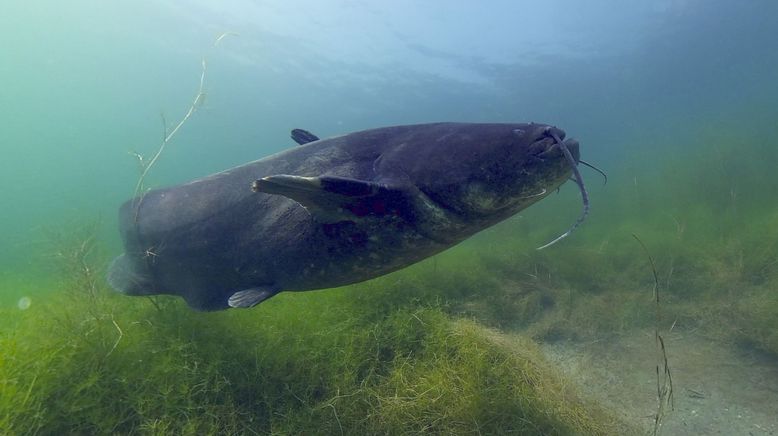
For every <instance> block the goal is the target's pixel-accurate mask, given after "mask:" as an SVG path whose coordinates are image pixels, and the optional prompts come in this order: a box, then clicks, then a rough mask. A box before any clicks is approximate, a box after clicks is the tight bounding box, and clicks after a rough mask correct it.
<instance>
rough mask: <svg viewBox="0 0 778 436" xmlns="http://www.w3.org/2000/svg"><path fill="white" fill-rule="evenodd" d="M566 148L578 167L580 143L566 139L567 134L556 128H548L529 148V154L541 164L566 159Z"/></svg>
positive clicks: (543, 130)
mask: <svg viewBox="0 0 778 436" xmlns="http://www.w3.org/2000/svg"><path fill="white" fill-rule="evenodd" d="M564 148H567V150H568V151H569V152H570V155H571V156H572V158H573V161H574V164H573V163H571V164H573V165H578V162H579V160H580V158H581V152H580V147H579V144H578V141H576V140H575V139H572V138H568V139H565V132H564V130H562V129H558V128H556V127H551V126H546V127H544V128H543V129H542V130H540V132H538V134H537V138H536V139H535V141H533V143H532V145H530V147H529V154H530V156H531V157H532V158H534V159H539V160H540V161H541V162H543V161H546V160H550V159H560V158H561V159H565V153H564Z"/></svg>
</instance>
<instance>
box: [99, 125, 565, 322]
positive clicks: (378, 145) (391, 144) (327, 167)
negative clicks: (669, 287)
mask: <svg viewBox="0 0 778 436" xmlns="http://www.w3.org/2000/svg"><path fill="white" fill-rule="evenodd" d="M546 128H547V126H545V125H542V124H464V123H438V124H423V125H412V126H396V127H387V128H381V129H373V130H366V131H362V132H356V133H351V134H348V135H344V136H339V137H335V138H331V139H324V140H319V141H315V142H311V143H308V144H305V145H302V146H298V147H295V148H292V149H289V150H287V151H284V152H282V153H278V154H276V155H273V156H269V157H267V158H264V159H261V160H258V161H255V162H251V163H248V164H245V165H242V166H239V167H236V168H233V169H230V170H227V171H224V172H221V173H218V174H215V175H212V176H209V177H206V178H202V179H198V180H195V181H193V182H190V183H187V184H184V185H179V186H174V187H170V188H163V189H158V190H153V191H150V192H148V193H147V194H146V195H145V196H144V197H143V199H142V201H141V202H140V208H139V210H137V213H136V210H135V206H136V205H137V204H138V202H137V199H136V200H130V201H128V202H127V203H125V204H124V205H123V206H122V208H121V210H120V227H121V234H122V238H123V240H124V245H125V251H126V253H125V254H124V255H123V256H121V257H120V258H119V259H117V261H116V262H115V264H114V265H113V267H112V271H111V273H110V274H109V281H110V282H111V283H112V285H114V287H117V288H119V290H120V291H122V292H124V293H126V294H130V295H152V294H174V295H179V296H181V297H183V298H185V299H186V301H187V302H188V303H189V304H190V305H191V306H192V307H194V308H196V309H199V310H218V309H224V308H227V307H228V306H227V301H228V298H229V297H230V296H231V295H232V294H233V293H235V292H237V291H241V290H245V289H250V288H256V287H270V288H273V289H276V290H280V291H306V290H314V289H323V288H330V287H335V286H341V285H345V284H349V283H355V282H360V281H363V280H368V279H371V278H374V277H377V276H380V275H383V274H386V273H389V272H392V271H395V270H398V269H400V268H403V267H406V266H408V265H410V264H413V263H415V262H418V261H420V260H422V259H424V258H426V257H429V256H431V255H433V254H435V253H438V252H440V251H442V250H445V249H446V248H449V247H451V246H452V245H454V244H456V243H458V242H460V241H462V240H464V239H466V238H468V237H469V236H471V235H473V234H475V233H476V232H478V231H480V230H483V229H484V228H487V227H489V226H491V225H494V224H495V223H497V222H499V221H502V220H504V219H506V218H508V217H510V216H511V215H513V214H515V213H517V212H518V211H520V210H522V209H524V208H526V207H527V206H529V205H531V204H532V203H534V202H536V201H538V200H540V199H542V198H543V197H544V196H545V195H548V194H549V193H550V192H552V191H553V190H554V189H556V188H557V187H558V186H559V185H561V184H562V183H564V182H565V181H566V180H567V178H568V177H569V176H570V173H571V171H570V167H569V164H568V163H567V162H566V161H565V159H564V157H563V156H562V153H561V152H560V151H559V147H558V146H556V145H555V142H554V140H553V139H552V138H551V137H550V136H549V135H548V134H547V133H544V129H546ZM554 131H555V132H557V134H559V135H560V136H561V137H562V138H564V132H562V131H561V130H558V129H555V130H554ZM565 143H566V145H567V147H568V148H569V149H570V150H571V152H572V153H573V155H574V156H575V158H576V159H577V158H578V144H577V143H576V142H575V141H573V140H567V141H565ZM282 174H288V175H297V176H309V177H319V176H339V177H345V178H349V179H356V180H359V181H368V182H376V183H377V184H378V185H380V186H382V188H381V190H380V192H378V193H377V194H376V195H372V196H366V195H363V194H366V193H367V192H359V191H360V189H362V188H361V187H360V185H359V184H353V185H351V184H341V183H337V184H335V185H333V186H324V189H329V190H330V192H335V193H336V194H343V195H345V196H346V197H343V198H347V199H349V198H351V199H353V201H349V202H348V203H346V204H345V205H343V207H339V208H333V209H331V210H319V209H318V208H311V207H309V208H307V209H306V208H305V207H303V206H301V204H300V203H298V202H297V201H294V200H292V199H290V198H287V197H285V196H283V195H273V194H267V193H263V192H254V191H252V189H251V187H252V183H253V182H254V181H255V180H258V179H262V178H263V177H268V176H274V175H282ZM374 186H375V185H374ZM338 190H341V191H343V192H340V191H338ZM352 190H353V191H354V192H351V191H352ZM338 198H340V197H338ZM136 216H137V222H136ZM128 271H130V272H129V273H128Z"/></svg>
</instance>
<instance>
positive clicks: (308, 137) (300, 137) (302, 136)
mask: <svg viewBox="0 0 778 436" xmlns="http://www.w3.org/2000/svg"><path fill="white" fill-rule="evenodd" d="M290 136H291V137H292V139H293V140H294V142H296V143H298V144H300V145H303V144H307V143H309V142H313V141H318V140H319V137H318V136H316V135H314V134H313V133H311V132H309V131H307V130H303V129H294V130H292V134H291V135H290Z"/></svg>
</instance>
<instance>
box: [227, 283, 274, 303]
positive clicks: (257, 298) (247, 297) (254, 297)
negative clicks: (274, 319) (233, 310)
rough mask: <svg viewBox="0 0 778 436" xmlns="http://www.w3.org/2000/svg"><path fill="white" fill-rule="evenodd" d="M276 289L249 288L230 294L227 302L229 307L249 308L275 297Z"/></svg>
mask: <svg viewBox="0 0 778 436" xmlns="http://www.w3.org/2000/svg"><path fill="white" fill-rule="evenodd" d="M277 293H278V290H277V289H274V288H271V287H261V288H251V289H246V290H244V291H238V292H236V293H234V294H232V295H231V296H230V298H229V300H227V304H229V305H230V307H240V308H249V307H254V306H256V305H257V304H259V303H261V302H263V301H265V300H267V299H268V298H270V297H272V296H274V295H276V294H277Z"/></svg>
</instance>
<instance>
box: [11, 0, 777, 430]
mask: <svg viewBox="0 0 778 436" xmlns="http://www.w3.org/2000/svg"><path fill="white" fill-rule="evenodd" d="M776 20H778V4H776V3H774V2H770V1H766V0H765V1H758V0H753V1H745V2H724V1H699V0H686V1H684V0H666V1H660V2H646V3H645V4H631V5H625V4H623V2H610V1H596V2H585V3H578V2H571V1H563V0H560V1H554V2H550V3H545V4H544V5H542V6H541V5H533V4H521V5H519V4H516V3H515V2H509V1H499V2H491V3H489V2H486V3H484V2H464V1H462V2H425V3H423V4H422V3H420V2H412V1H399V2H398V1H395V2H391V4H390V3H383V2H371V1H362V2H350V1H332V2H314V1H293V2H273V1H240V0H234V1H227V2H218V3H213V2H210V3H209V2H204V1H196V2H188V3H187V4H186V5H184V4H170V5H162V4H159V2H148V1H141V2H137V1H136V2H129V1H116V2H90V1H86V0H79V1H74V2H66V4H65V3H63V2H54V1H43V0H34V1H29V2H11V3H9V4H6V5H4V6H2V7H0V35H1V36H2V38H0V41H2V42H0V47H1V48H2V49H0V84H1V86H0V101H2V103H3V104H2V105H0V120H3V122H2V128H0V150H1V151H2V155H1V156H0V185H1V186H2V187H3V188H2V190H0V199H1V200H0V207H2V214H0V247H2V250H0V353H2V354H0V434H63V433H71V434H108V433H120V434H151V433H153V434H181V433H185V434H206V433H211V434H228V433H232V434H252V433H270V432H275V433H283V434H299V433H306V434H314V433H320V434H339V433H341V432H342V433H350V434H372V433H389V434H400V433H421V432H437V433H446V434H449V433H475V432H481V433H485V434H495V433H508V432H514V433H516V432H518V433H524V434H572V433H584V434H623V433H638V434H640V433H642V432H644V431H651V430H652V429H653V418H650V417H651V416H652V414H655V413H656V412H657V404H658V401H659V400H658V399H657V395H656V376H655V374H656V365H657V362H655V361H654V360H658V362H659V363H660V366H661V364H662V360H661V358H660V357H661V354H657V352H656V350H655V329H656V332H658V333H659V334H661V335H662V336H663V338H664V340H665V343H666V345H667V347H666V348H667V349H666V352H667V358H668V365H669V368H670V370H671V371H672V373H673V375H674V380H675V385H674V386H673V392H674V398H675V410H674V411H667V413H663V414H662V415H663V418H662V422H663V423H664V428H662V429H661V430H662V431H663V432H664V434H711V433H716V432H720V433H723V434H748V432H751V433H752V434H773V433H776V432H778V419H776V418H775V417H776V416H778V409H775V407H776V406H775V404H778V392H776V391H775V390H774V389H770V388H769V387H768V388H765V387H764V386H772V385H775V384H778V361H776V356H778V321H776V320H778V202H777V201H776V198H777V197H776V195H775V192H776V190H778V175H776V174H778V173H776V162H777V161H778V151H777V150H778V143H776V140H775V135H776V133H778V124H776V119H778V104H776V101H778V80H776V74H775V72H776V71H778V45H777V43H776V41H778V32H776V30H775V25H774V23H775V22H776ZM217 41H218V43H217ZM204 60H205V61H206V65H207V67H206V69H205V73H206V74H205V80H204V85H203V92H204V97H203V100H202V101H200V102H199V104H198V105H197V109H196V111H195V112H194V114H193V115H192V117H191V118H189V119H188V120H187V122H186V123H185V124H184V125H183V126H182V128H181V129H180V130H179V131H178V132H177V133H176V135H175V136H174V138H173V139H172V140H171V141H170V142H169V143H168V144H167V145H166V148H165V151H164V153H163V154H162V155H161V156H160V158H159V160H158V162H157V163H156V164H155V166H154V167H153V169H152V170H151V171H150V172H149V174H148V176H147V178H146V180H145V184H146V185H147V186H149V187H161V186H166V185H172V184H178V183H184V182H186V181H189V180H192V179H195V178H199V177H203V176H205V175H208V174H211V173H215V172H218V171H222V170H224V169H227V168H230V167H233V166H236V165H240V164H242V163H245V162H248V161H252V160H256V159H259V158H261V157H263V156H267V155H269V154H271V153H275V152H278V151H281V150H285V149H287V148H290V147H293V146H294V143H293V141H292V140H291V139H289V131H290V130H291V129H292V128H304V129H307V130H310V131H312V132H314V133H316V134H317V135H319V136H321V137H330V136H335V135H339V134H343V133H348V132H353V131H358V130H362V129H367V128H374V127H382V126H391V125H400V124H415V123H427V122H436V121H460V122H528V121H536V122H543V123H549V124H553V125H557V126H559V127H561V128H563V129H564V130H565V131H566V132H567V134H568V136H572V137H575V138H577V139H578V140H579V141H580V143H581V155H582V158H583V159H584V160H586V161H587V162H589V163H592V164H594V165H596V166H598V167H599V168H601V169H603V170H604V171H606V172H607V173H608V183H607V185H603V182H602V178H601V177H600V176H599V175H598V174H597V173H595V172H594V171H591V170H589V169H587V168H582V171H583V174H584V179H585V181H586V183H587V187H588V189H589V192H590V196H591V203H592V210H591V214H590V216H589V218H588V220H587V221H586V222H585V223H584V224H583V225H582V226H581V227H580V228H579V229H578V230H577V231H576V232H575V233H573V234H572V235H571V236H570V237H569V238H567V239H565V240H563V241H562V242H560V243H559V244H557V245H555V246H553V247H551V248H548V249H546V250H544V251H540V252H538V251H536V250H535V247H538V246H540V245H542V244H544V243H546V242H548V241H549V240H550V239H553V238H554V237H555V236H557V235H558V234H559V233H561V232H563V231H564V230H565V229H566V228H567V227H569V225H570V224H572V223H573V222H574V221H575V219H576V217H577V214H578V213H579V212H580V197H579V194H578V192H577V190H576V189H575V185H574V184H573V183H567V184H565V185H564V186H563V187H562V189H561V190H560V192H559V194H558V195H553V196H551V197H549V198H547V199H544V200H543V201H542V202H540V203H538V204H537V205H535V206H533V207H531V208H530V209H528V210H526V211H524V212H522V213H520V214H519V215H517V216H515V217H513V218H510V219H509V220H507V221H505V222H503V223H501V224H499V225H497V226H495V227H493V228H490V229H488V230H486V231H484V232H482V233H480V234H478V235H476V236H475V237H474V238H472V239H470V240H468V241H466V242H464V243H462V244H460V245H459V246H457V247H455V248H453V249H451V250H449V251H447V252H444V253H442V254H441V255H439V256H436V257H435V258H432V259H428V260H426V261H424V262H422V263H420V264H417V265H414V266H413V267H410V268H409V269H407V270H403V271H400V272H397V273H394V274H392V275H389V276H385V277H382V278H379V279H377V280H374V281H370V282H367V283H363V284H357V285H352V286H350V287H346V288H342V289H338V290H328V291H324V292H315V293H305V294H291V295H287V294H282V295H280V296H279V297H276V298H274V299H273V300H272V301H269V302H267V303H263V304H262V305H260V306H258V307H256V308H254V309H251V310H248V311H241V312H239V311H232V310H231V311H226V312H219V313H207V314H204V313H198V312H193V311H191V310H190V309H189V308H187V307H186V305H185V304H184V303H183V302H182V301H180V300H178V299H175V298H168V297H160V298H157V299H154V300H150V299H147V298H131V297H125V296H120V295H117V294H114V293H112V292H111V291H110V290H109V289H108V288H107V286H106V284H105V281H104V273H105V268H106V267H107V265H108V263H109V261H110V259H111V258H113V257H114V256H116V255H117V254H119V253H120V252H121V251H122V247H121V241H120V239H119V234H118V231H117V209H118V207H119V206H120V205H121V203H122V202H124V201H125V200H126V199H128V198H129V197H131V196H132V195H133V192H134V190H135V186H136V183H137V181H138V177H139V166H138V162H137V159H136V158H135V153H138V154H140V155H142V156H144V157H145V158H146V159H149V158H150V157H151V156H153V155H154V153H155V152H156V151H157V149H158V148H159V146H160V145H161V143H162V140H163V138H164V136H165V133H166V132H167V133H169V132H170V131H171V130H172V129H173V128H174V127H175V126H176V125H177V123H178V122H179V121H180V120H181V119H182V117H184V116H185V114H186V112H187V109H188V108H189V106H190V105H191V103H192V101H193V99H194V98H195V96H196V95H197V93H198V85H199V80H200V77H201V73H202V71H203V69H202V65H203V61H204ZM633 235H637V236H638V237H639V238H640V240H641V241H642V242H643V243H644V244H645V246H646V248H647V249H648V252H649V253H650V254H651V256H652V257H653V259H654V260H655V262H656V268H657V280H658V289H659V292H660V304H659V306H658V308H659V309H658V310H659V312H658V316H657V306H656V304H655V300H654V298H653V295H652V288H653V286H654V279H653V276H652V271H651V267H650V264H649V260H648V258H647V255H646V253H645V252H644V251H643V250H642V248H641V247H640V245H639V244H638V242H637V241H636V240H635V238H634V236H633ZM591 344H597V345H591ZM630 350H631V351H630ZM603 362H606V363H603ZM676 362H677V364H676ZM711 362H722V364H721V365H719V366H716V365H714V364H712V363H711ZM607 365H613V366H612V367H610V366H607ZM606 366H607V368H608V370H607V371H603V370H602V368H603V367H606ZM701 368H702V369H704V371H703V370H702V369H701ZM732 368H737V369H738V370H737V371H732V370H731V369H732ZM706 374H708V375H710V374H714V375H715V376H708V375H706ZM754 380H763V381H764V382H763V383H761V384H760V383H756V382H754ZM614 399H615V400H614ZM703 410H720V411H721V412H720V414H717V415H711V414H705V413H702V412H700V411H703ZM646 417H649V418H646Z"/></svg>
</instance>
